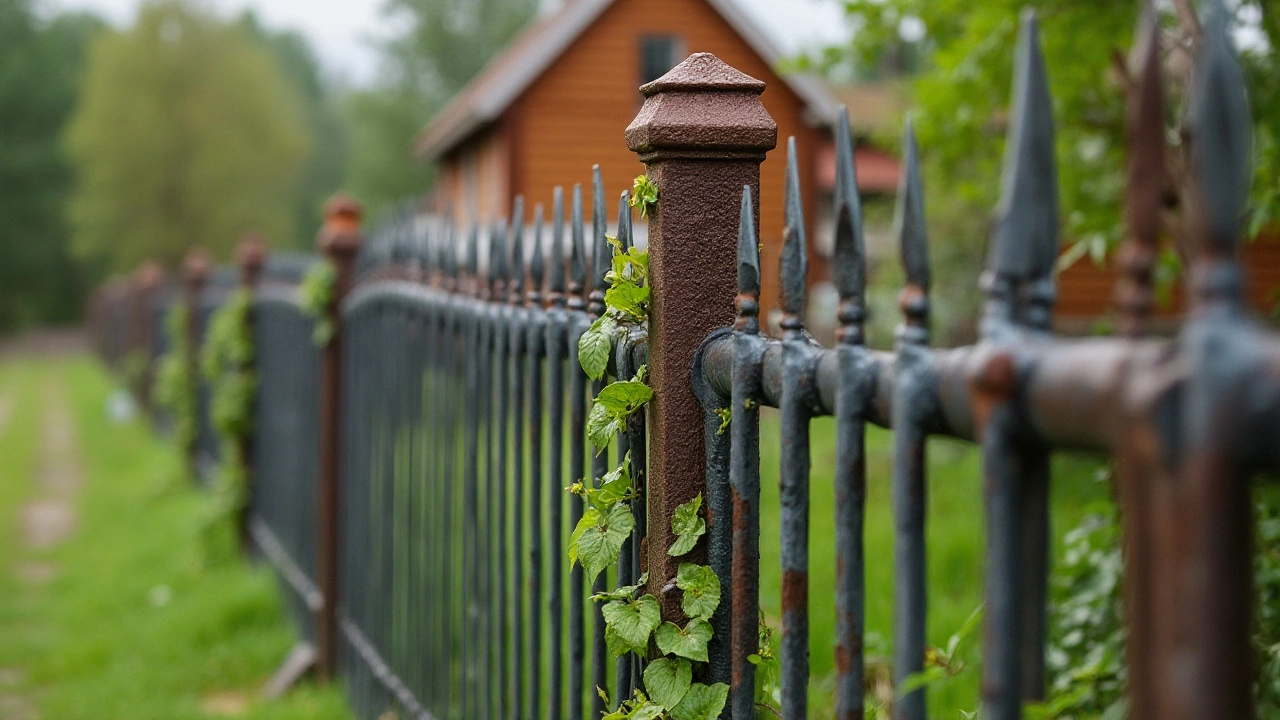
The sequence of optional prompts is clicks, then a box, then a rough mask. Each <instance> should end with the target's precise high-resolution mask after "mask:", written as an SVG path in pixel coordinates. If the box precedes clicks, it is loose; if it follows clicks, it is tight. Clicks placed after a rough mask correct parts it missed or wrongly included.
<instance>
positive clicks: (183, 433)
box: [152, 302, 196, 448]
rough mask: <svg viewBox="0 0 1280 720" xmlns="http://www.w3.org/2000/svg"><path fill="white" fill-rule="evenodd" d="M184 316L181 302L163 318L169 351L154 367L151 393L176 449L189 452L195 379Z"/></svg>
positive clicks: (193, 431)
mask: <svg viewBox="0 0 1280 720" xmlns="http://www.w3.org/2000/svg"><path fill="white" fill-rule="evenodd" d="M187 315H188V313H187V307H186V305H184V304H183V303H181V302H175V303H174V304H173V306H172V307H170V308H169V312H168V313H167V314H166V315H165V321H164V325H165V332H166V333H167V334H168V337H169V351H168V352H167V353H165V354H164V355H163V356H161V358H160V359H159V361H158V363H157V366H156V379H155V387H154V389H153V393H152V396H153V397H154V398H155V401H156V404H157V405H158V406H160V407H162V408H164V409H165V410H168V411H169V415H170V416H171V418H172V420H173V434H174V440H175V441H176V442H177V444H178V447H180V448H190V447H192V446H193V445H194V444H195V441H196V377H195V373H194V372H193V370H194V368H192V367H191V361H190V358H191V352H192V350H191V347H190V343H189V342H188V337H187Z"/></svg>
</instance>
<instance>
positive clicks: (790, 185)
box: [781, 136, 809, 329]
mask: <svg viewBox="0 0 1280 720" xmlns="http://www.w3.org/2000/svg"><path fill="white" fill-rule="evenodd" d="M781 269H782V310H783V312H785V313H787V314H788V315H790V316H791V317H790V318H788V321H790V322H792V323H793V324H794V325H795V328H797V329H798V328H801V327H803V326H804V310H805V302H806V291H807V289H808V288H807V285H808V275H809V248H808V240H807V239H806V237H805V232H804V208H803V206H802V205H801V203H800V168H799V165H797V163H796V139H795V137H794V136H792V137H789V138H787V187H786V220H785V228H784V230H783V239H782V263H781ZM784 327H785V326H784Z"/></svg>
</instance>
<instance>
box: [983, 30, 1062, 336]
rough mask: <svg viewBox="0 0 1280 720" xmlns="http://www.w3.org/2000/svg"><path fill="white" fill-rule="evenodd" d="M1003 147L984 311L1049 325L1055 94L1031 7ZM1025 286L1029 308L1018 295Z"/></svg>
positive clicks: (1054, 240)
mask: <svg viewBox="0 0 1280 720" xmlns="http://www.w3.org/2000/svg"><path fill="white" fill-rule="evenodd" d="M1008 138H1009V139H1008V142H1007V144H1006V146H1005V160H1004V173H1003V175H1002V178H1001V186H1002V190H1001V196H1000V204H999V205H998V206H997V208H996V219H995V233H994V237H993V238H992V243H991V253H990V255H989V256H988V258H987V269H988V271H989V276H988V277H987V279H986V282H987V284H988V294H989V295H990V296H991V299H992V301H993V302H992V303H991V304H989V305H988V309H989V314H991V311H995V312H996V314H999V315H1002V316H1004V317H1006V318H1007V319H1008V320H1012V321H1013V322H1015V323H1016V322H1019V321H1021V322H1023V323H1024V324H1026V325H1028V326H1030V327H1034V328H1040V329H1047V327H1048V323H1049V320H1050V309H1051V307H1052V305H1053V300H1054V289H1053V269H1054V264H1055V263H1056V262H1057V254H1058V168H1057V159H1056V157H1055V155H1054V129H1053V100H1052V98H1051V97H1050V96H1049V81H1048V77H1047V75H1046V73H1045V63H1044V54H1043V53H1042V52H1041V50H1040V30H1039V24H1038V23H1037V21H1036V15H1035V12H1034V11H1033V10H1031V9H1027V10H1025V11H1024V12H1023V14H1022V29H1021V32H1020V33H1019V38H1018V50H1017V60H1016V65H1015V68H1014V89H1013V110H1012V120H1011V122H1010V125H1009V135H1008ZM1023 285H1029V286H1030V287H1029V288H1028V289H1027V295H1028V300H1027V303H1026V307H1024V308H1023V307H1019V306H1018V305H1019V303H1018V302H1017V301H1016V300H1015V296H1016V294H1017V293H1018V288H1019V286H1023Z"/></svg>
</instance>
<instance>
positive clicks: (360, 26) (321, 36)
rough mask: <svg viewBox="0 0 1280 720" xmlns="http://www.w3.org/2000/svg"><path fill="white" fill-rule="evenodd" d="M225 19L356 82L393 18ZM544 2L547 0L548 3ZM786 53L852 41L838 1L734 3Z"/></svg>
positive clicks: (308, 7)
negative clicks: (252, 27)
mask: <svg viewBox="0 0 1280 720" xmlns="http://www.w3.org/2000/svg"><path fill="white" fill-rule="evenodd" d="M139 1H140V0H44V6H45V8H46V9H47V10H49V11H56V10H91V11H93V12H96V13H98V14H100V15H102V16H104V17H106V18H107V19H108V20H109V21H110V22H112V23H113V24H115V25H117V26H125V25H128V24H129V23H130V22H131V21H132V19H133V17H134V15H135V13H136V12H137V7H138V5H139ZM200 1H201V2H203V3H204V4H206V5H208V6H211V7H213V8H215V9H216V10H217V11H219V12H220V13H222V14H224V15H228V16H230V15H235V14H238V13H239V12H241V11H242V10H244V9H245V8H252V9H253V10H254V11H255V12H256V13H257V15H258V17H259V18H260V19H261V20H262V21H263V22H264V24H266V25H267V26H269V27H272V28H274V29H285V28H293V29H296V30H299V31H301V32H302V33H303V34H304V35H306V36H307V37H308V38H309V39H310V40H311V43H312V45H313V47H314V48H315V49H316V51H317V53H318V54H319V56H320V58H321V62H322V63H323V65H324V67H325V68H326V70H327V71H328V72H329V73H330V74H331V75H332V76H333V77H335V78H338V79H342V80H346V81H349V82H353V83H362V82H366V81H368V80H369V79H371V78H372V77H373V76H374V75H375V74H376V72H377V54H376V53H375V52H374V50H373V48H372V45H371V40H372V39H374V38H377V37H381V36H384V35H386V34H387V33H388V32H389V31H390V30H391V29H392V28H391V23H392V22H393V21H392V20H391V19H389V18H387V17H385V16H384V15H383V14H382V12H381V8H382V6H383V0H200ZM544 1H545V0H544ZM734 1H735V2H737V3H739V4H740V5H741V6H742V7H743V8H744V9H745V10H747V12H748V13H750V14H751V15H752V16H754V17H755V18H756V20H757V22H758V23H759V24H760V27H761V28H762V29H764V30H765V31H766V32H768V33H769V34H770V35H772V36H773V38H774V40H775V42H776V43H777V44H778V45H779V46H780V47H782V48H783V49H784V50H786V51H788V52H789V53H790V52H795V51H797V50H799V49H801V48H804V47H808V46H812V45H817V44H829V43H832V42H837V41H840V40H842V39H843V38H844V37H846V36H847V31H846V29H845V25H844V22H843V20H842V17H841V12H840V6H841V4H842V3H840V2H837V0H734Z"/></svg>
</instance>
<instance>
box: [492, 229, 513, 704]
mask: <svg viewBox="0 0 1280 720" xmlns="http://www.w3.org/2000/svg"><path fill="white" fill-rule="evenodd" d="M509 232H510V228H509V226H508V225H507V224H506V223H505V222H504V223H502V227H501V228H500V229H499V231H498V232H497V234H496V235H495V236H494V237H493V239H491V240H490V243H491V245H490V252H489V275H490V277H491V278H493V300H492V306H491V308H490V313H491V315H492V317H493V319H494V320H493V322H494V326H493V333H494V337H493V342H494V345H495V346H496V350H495V352H494V365H493V374H494V376H495V377H494V379H495V380H496V381H497V382H496V383H493V385H494V389H495V391H496V393H497V403H496V405H497V418H496V423H495V424H496V426H497V427H496V431H497V432H496V436H497V437H496V445H497V455H498V456H497V465H496V472H491V473H490V474H489V492H490V497H492V498H493V500H491V502H493V503H494V504H495V507H494V509H493V515H492V517H493V518H494V522H495V523H496V524H497V532H496V533H494V534H493V537H494V540H495V543H496V551H495V552H494V558H493V563H494V570H495V575H496V576H497V582H496V586H495V588H494V592H493V596H494V597H495V598H496V600H497V606H498V607H497V611H496V613H494V616H493V619H492V620H491V622H492V623H493V625H492V626H491V634H490V637H491V638H492V642H494V643H496V644H497V647H496V648H495V654H494V664H493V666H492V667H491V670H490V673H491V674H490V675H489V678H490V683H491V684H492V685H493V686H494V690H495V691H496V694H497V705H496V707H495V710H494V713H495V716H496V717H498V718H506V717H507V700H508V697H507V692H508V687H509V683H508V676H507V666H508V658H509V657H510V647H509V646H508V637H507V630H508V620H509V618H508V612H509V609H510V608H509V600H510V597H509V590H510V588H508V587H507V570H508V568H507V559H508V558H507V555H508V553H507V545H508V543H509V542H510V538H509V536H508V534H507V533H508V529H509V524H510V494H511V492H510V491H511V488H510V486H509V484H508V479H509V472H508V469H509V468H508V467H507V459H508V458H507V444H508V443H507V441H508V437H507V428H508V427H509V417H508V411H509V410H510V403H509V401H508V397H509V396H510V393H511V387H510V383H509V381H510V377H509V376H508V374H507V367H508V365H509V363H508V356H509V350H510V348H509V342H508V341H509V340H510V336H511V333H510V327H511V313H510V308H509V307H508V306H507V304H506V300H507V287H506V284H507V280H508V273H507V266H506V256H507V235H508V233H509Z"/></svg>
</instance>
